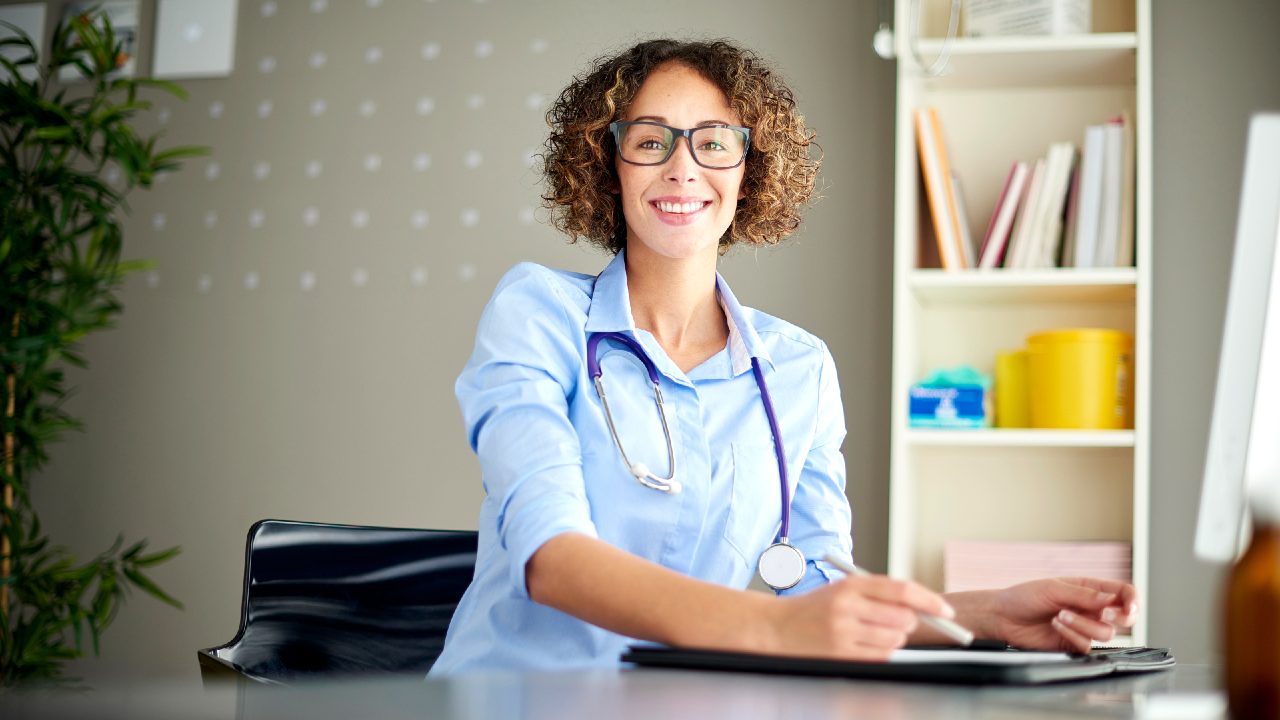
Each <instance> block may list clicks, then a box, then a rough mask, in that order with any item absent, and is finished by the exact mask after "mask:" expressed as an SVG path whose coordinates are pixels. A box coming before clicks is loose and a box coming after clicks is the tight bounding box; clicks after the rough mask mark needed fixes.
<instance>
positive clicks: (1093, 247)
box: [1072, 125, 1106, 268]
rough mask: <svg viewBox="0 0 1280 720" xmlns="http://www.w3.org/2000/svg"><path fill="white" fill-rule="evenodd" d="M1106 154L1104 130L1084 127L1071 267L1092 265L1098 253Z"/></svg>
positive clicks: (1096, 127) (1092, 126)
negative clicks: (1103, 168) (1103, 169)
mask: <svg viewBox="0 0 1280 720" xmlns="http://www.w3.org/2000/svg"><path fill="white" fill-rule="evenodd" d="M1105 154H1106V128H1105V127H1104V126H1102V125H1090V126H1089V127H1087V128H1085V133H1084V152H1083V153H1081V156H1080V199H1079V201H1078V202H1077V204H1076V221H1075V237H1074V242H1073V244H1072V250H1073V257H1072V265H1074V266H1075V267H1082V268H1088V267H1093V266H1094V257H1095V256H1096V255H1097V252H1098V229H1099V223H1100V221H1101V216H1102V166H1103V164H1104V157H1105Z"/></svg>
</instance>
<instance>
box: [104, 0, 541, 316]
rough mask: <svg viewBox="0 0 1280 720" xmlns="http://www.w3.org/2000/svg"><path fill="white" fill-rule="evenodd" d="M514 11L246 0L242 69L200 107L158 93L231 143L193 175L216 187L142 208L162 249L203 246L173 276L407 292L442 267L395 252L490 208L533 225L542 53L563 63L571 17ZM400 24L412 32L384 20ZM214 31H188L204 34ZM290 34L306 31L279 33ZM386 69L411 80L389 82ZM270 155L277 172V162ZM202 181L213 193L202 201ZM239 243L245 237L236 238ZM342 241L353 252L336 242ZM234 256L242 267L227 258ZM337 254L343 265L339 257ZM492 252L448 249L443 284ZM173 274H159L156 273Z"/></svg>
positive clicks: (466, 238)
mask: <svg viewBox="0 0 1280 720" xmlns="http://www.w3.org/2000/svg"><path fill="white" fill-rule="evenodd" d="M516 2H517V3H518V2H519V0H516ZM364 8H370V10H369V11H368V14H363V13H364ZM374 8H376V9H377V12H376V14H375V13H374V10H373V9H374ZM511 9H512V4H511V2H510V0H508V1H507V2H503V3H485V2H483V0H471V1H470V2H469V1H468V0H450V2H448V3H445V2H438V0H420V1H419V2H417V3H414V2H413V1H412V0H399V2H395V3H389V2H385V0H362V1H361V0H341V1H340V2H332V0H289V1H288V2H281V1H280V0H250V2H249V4H247V5H242V10H243V12H242V13H241V16H240V20H239V29H240V31H241V32H240V33H239V38H240V39H241V43H240V45H239V46H238V47H237V48H236V55H237V58H236V59H237V62H236V68H235V72H234V73H232V75H231V76H229V78H228V79H227V80H226V81H222V80H219V81H216V82H213V83H209V84H204V83H196V84H195V85H194V86H192V87H191V88H189V89H190V91H191V93H192V99H193V101H194V102H192V103H191V105H190V107H189V108H187V107H186V106H183V105H181V104H174V105H172V106H167V105H166V106H157V107H156V111H155V113H153V115H152V117H153V118H155V122H157V123H158V124H159V125H171V124H172V123H180V127H172V126H171V127H169V128H168V131H169V132H171V133H174V134H175V135H182V136H183V138H184V141H186V142H190V143H192V144H207V145H212V146H214V147H216V148H218V149H219V150H220V152H219V157H218V159H217V160H214V159H212V158H204V159H203V160H196V161H194V167H192V168H191V170H190V172H192V173H193V174H192V178H193V180H192V181H194V182H200V183H203V182H209V183H210V185H208V186H207V187H204V186H201V188H200V189H201V190H204V192H203V193H192V196H191V197H190V198H188V197H178V196H174V195H169V196H163V197H161V198H158V202H157V203H156V204H154V205H150V206H147V207H145V209H143V210H142V212H141V213H139V216H140V217H138V218H136V219H134V220H132V221H131V222H134V223H136V225H135V227H136V228H138V229H141V230H144V231H147V233H148V234H150V233H155V235H153V236H152V241H153V242H156V243H157V247H159V248H167V247H172V248H173V250H172V252H174V253H178V252H183V253H191V254H192V255H193V258H195V261H194V267H192V268H190V269H184V270H183V271H182V272H180V273H179V274H177V275H174V278H175V280H174V281H173V282H172V283H169V285H172V286H175V287H179V288H185V289H187V291H188V292H189V291H190V287H191V285H190V284H189V283H191V282H192V279H195V280H196V283H195V284H196V289H197V290H198V291H199V292H200V293H203V294H209V293H212V291H213V287H214V278H215V276H217V277H218V278H219V280H220V282H221V285H222V289H223V292H222V293H221V295H222V296H223V297H232V296H235V295H237V294H239V293H241V292H246V291H255V290H259V289H262V287H263V282H264V279H263V278H264V277H272V276H274V277H275V278H276V281H275V285H271V286H269V287H271V288H272V289H274V290H277V291H278V290H279V289H280V288H281V286H284V287H285V288H286V289H288V290H290V291H292V292H299V291H301V292H309V291H311V290H314V289H316V288H317V287H318V280H317V274H316V273H317V272H320V273H327V274H328V278H327V280H328V284H327V285H326V289H330V290H334V289H341V288H343V287H344V286H345V287H347V288H349V287H351V286H346V283H345V282H344V280H345V279H346V278H344V275H346V276H347V277H349V278H350V280H351V283H352V286H354V287H357V288H362V287H366V286H368V287H376V285H375V282H376V283H381V284H382V285H393V286H396V285H398V286H399V288H400V289H401V290H402V291H408V289H409V288H426V287H428V282H427V278H428V272H427V265H428V264H429V263H432V262H436V260H435V259H434V258H433V257H432V256H431V255H429V254H424V255H422V256H420V257H414V258H412V259H413V260H414V261H416V262H410V261H409V258H406V257H404V256H403V255H401V256H399V257H397V256H396V253H402V254H407V253H429V252H431V251H432V250H433V249H434V251H435V252H439V245H440V244H441V243H447V242H453V243H456V244H459V245H462V244H464V243H471V242H474V241H475V239H476V238H477V237H482V236H480V235H479V232H481V230H479V226H480V224H481V223H480V221H481V216H482V214H485V215H487V216H486V217H485V218H484V219H485V225H486V226H490V225H491V226H492V227H486V228H485V229H484V230H483V232H485V233H497V234H503V233H510V232H512V229H513V228H514V229H516V230H515V232H519V233H524V232H526V231H525V230H524V229H523V228H527V227H530V226H534V225H536V223H537V217H538V215H537V213H538V208H537V202H538V200H537V194H538V190H537V189H536V188H533V187H531V174H530V170H531V169H535V168H536V165H537V161H538V155H539V154H540V153H541V152H542V148H541V147H540V146H538V145H537V144H536V143H537V142H538V141H539V139H540V137H541V136H542V135H543V133H544V131H545V128H544V127H543V125H544V122H543V120H542V118H540V117H538V115H539V114H541V113H543V112H545V110H546V108H547V106H548V104H549V102H550V101H551V100H552V99H554V97H553V96H548V95H547V94H546V93H545V92H543V91H542V90H543V89H545V86H546V85H547V84H548V83H549V82H551V80H549V79H547V78H544V77H542V75H543V74H545V73H542V72H540V70H541V68H540V66H542V65H545V64H546V63H548V62H549V61H550V60H551V58H549V57H547V56H548V55H549V51H550V50H551V48H552V44H553V43H554V41H555V39H556V38H558V37H559V35H558V34H557V33H559V32H560V30H561V29H560V27H559V21H556V20H548V21H547V22H541V23H540V22H539V21H538V20H537V18H534V17H532V16H530V21H529V22H528V27H527V28H526V29H523V30H522V28H520V27H514V28H506V25H509V24H510V23H511V22H512V20H513V15H519V14H520V13H514V14H513V13H511V12H510V10H511ZM516 21H517V22H520V20H519V19H518V18H516ZM246 25H247V26H248V27H247V28H246ZM255 26H256V27H255ZM499 26H502V27H503V29H501V30H499V29H495V28H498V27H499ZM401 27H402V28H404V32H387V30H388V29H389V28H401ZM486 28H488V29H486ZM548 28H554V30H549V29H548ZM210 30H211V29H210V28H208V27H206V28H199V27H194V26H192V27H188V28H185V31H186V32H188V33H196V34H197V35H208V34H209V32H210ZM285 33H287V34H288V35H289V36H291V37H292V38H294V40H293V41H290V42H284V41H282V40H281V38H282V36H283V34H285ZM299 38H300V39H301V40H297V39H299ZM205 40H207V38H205ZM415 52H416V53H417V55H418V57H416V58H415V57H414V53H415ZM446 52H448V53H449V55H448V57H446ZM329 55H333V57H334V59H335V62H334V63H333V64H332V65H331V64H329ZM560 59H563V58H560ZM419 63H422V64H421V65H419ZM557 72H559V68H557ZM388 77H392V78H394V79H396V81H397V83H399V84H398V85H396V86H395V87H399V88H400V89H399V90H398V91H397V90H395V88H394V87H392V86H388V85H387V84H386V82H385V80H386V79H387V78H388ZM557 78H558V76H557ZM276 100H279V101H280V104H279V105H278V106H277V105H276ZM361 119H363V120H365V121H368V122H367V124H365V123H362V122H361ZM362 128H363V129H362ZM178 130H181V131H182V132H181V133H178V132H177V131H178ZM188 137H189V138H191V139H190V140H186V138H188ZM362 145H363V147H362ZM414 145H417V146H418V147H416V148H415V147H413V146H414ZM436 158H439V159H440V160H441V165H440V166H439V168H436V167H434V160H435V159H436ZM335 163H336V164H335ZM223 164H225V165H226V167H225V168H224V167H223ZM325 164H330V165H331V167H330V168H329V172H328V173H326V172H325V167H324V165H325ZM273 165H279V166H280V172H278V173H274V174H273V170H274V169H275V168H273V167H272V166H273ZM224 169H225V170H226V171H227V174H228V177H227V180H226V181H225V182H223V181H222V180H221V176H222V172H223V170H224ZM299 171H301V172H300V173H299ZM410 173H412V174H413V176H412V177H411V178H406V177H405V175H407V174H410ZM201 175H203V177H204V180H203V181H201V180H200V177H201ZM103 177H104V179H105V181H106V182H107V183H109V184H111V185H112V186H116V185H119V186H120V187H121V188H123V186H124V184H127V182H128V177H127V175H126V174H125V173H124V171H123V169H122V168H120V167H115V166H111V167H108V168H107V169H105V170H104V173H103ZM166 180H169V181H171V185H173V186H177V187H180V188H182V192H189V187H190V186H187V185H185V183H184V176H183V174H182V173H178V174H176V175H174V176H172V177H170V176H167V175H163V174H162V175H159V176H157V177H156V178H155V180H154V182H156V183H163V182H165V181H166ZM215 182H216V183H218V184H213V183H215ZM300 183H305V187H298V185H299V184H300ZM515 183H519V186H517V185H515ZM171 192H178V190H177V189H176V188H175V189H174V190H171ZM201 195H204V196H207V197H208V199H207V200H205V199H203V198H201V199H197V198H199V197H200V196H201ZM464 198H465V199H464ZM490 200H496V201H495V202H494V203H493V204H490ZM193 201H194V203H195V204H194V205H193ZM335 201H336V202H335ZM200 204H203V205H204V207H201V206H200ZM428 205H432V206H433V207H432V209H431V211H430V212H429V211H428V208H427V206H428ZM322 207H323V210H322V209H321V208H322ZM157 208H163V209H164V211H163V212H157V211H156V209H157ZM375 214H376V215H378V221H379V222H377V223H375V222H374V215H375ZM432 214H435V216H436V217H434V218H432V217H431V215H432ZM220 215H221V218H220V217H219V216H220ZM269 215H271V216H273V217H272V218H271V220H272V224H271V225H270V226H268V225H267V219H268V216H269ZM348 222H349V223H350V225H348V224H347V223H348ZM440 225H443V227H437V226H440ZM202 227H203V230H201V228H202ZM460 233H461V234H460ZM165 234H167V236H168V237H167V238H166V235H165ZM450 234H452V237H451V236H450ZM163 239H168V240H170V242H167V243H161V242H160V241H161V240H163ZM184 241H185V242H184ZM196 241H198V242H196ZM224 245H232V246H234V247H235V251H234V252H233V253H230V254H224V253H222V252H221V251H219V250H218V248H221V247H223V246H224ZM410 247H412V248H413V249H412V250H410V249H408V248H410ZM179 248H181V250H179ZM356 248H359V250H356ZM334 250H336V251H337V252H338V253H339V254H338V255H336V256H334V255H330V252H331V251H334ZM350 251H356V252H362V253H367V256H366V257H365V258H363V260H365V262H364V263H361V262H359V261H358V260H356V259H354V258H352V257H349V256H347V257H343V256H342V255H341V253H342V252H350ZM161 252H162V253H163V252H168V251H167V250H162V251H161ZM200 254H203V255H200ZM179 257H181V256H179ZM317 257H323V258H324V260H325V262H321V261H320V260H318V259H317ZM161 258H162V259H163V260H164V261H165V262H169V258H168V257H167V256H164V255H161ZM227 258H232V259H234V261H235V262H236V263H238V264H231V265H224V264H223V263H224V261H225V259H227ZM373 258H377V259H378V261H379V262H378V263H373V262H372V259H373ZM333 260H337V261H338V262H339V263H342V264H338V265H330V264H328V262H330V261H333ZM384 261H386V262H387V263H388V264H387V266H386V267H387V269H385V270H384V269H383V268H384V266H383V264H382V262H384ZM488 262H492V259H490V258H482V259H479V260H473V261H462V260H460V259H457V258H454V259H451V260H447V261H446V262H445V264H442V265H439V266H438V267H436V268H435V273H436V278H437V279H439V278H444V279H445V280H446V281H449V282H447V283H446V286H447V285H452V284H453V282H452V281H453V280H454V279H455V278H456V280H460V281H462V282H469V281H471V280H473V279H474V278H476V277H477V276H478V275H479V274H480V269H481V266H482V265H483V266H484V267H483V269H484V270H485V274H486V275H488V274H489V273H490V271H491V270H493V268H490V267H489V266H488V264H487V263H488ZM344 264H345V268H344ZM182 267H184V268H186V267H187V266H186V265H185V264H184V265H183V266H182ZM308 267H310V268H311V269H308ZM158 277H159V275H158V274H155V275H147V276H145V278H146V281H147V282H148V283H151V282H154V283H158V282H159V280H158ZM153 278H155V279H154V280H153ZM290 278H296V282H297V283H298V285H297V287H296V288H291V287H290V282H289V279H290ZM405 280H408V285H405V284H404V282H405ZM441 290H442V291H443V288H441ZM257 297H258V298H260V299H262V300H264V301H266V300H269V299H272V298H274V297H275V296H274V295H270V294H267V295H263V294H259V295H258V296H257Z"/></svg>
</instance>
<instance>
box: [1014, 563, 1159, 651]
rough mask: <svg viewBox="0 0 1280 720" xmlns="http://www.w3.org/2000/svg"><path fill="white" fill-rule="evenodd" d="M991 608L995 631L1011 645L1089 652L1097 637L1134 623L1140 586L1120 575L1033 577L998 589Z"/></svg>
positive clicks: (1112, 634)
mask: <svg viewBox="0 0 1280 720" xmlns="http://www.w3.org/2000/svg"><path fill="white" fill-rule="evenodd" d="M990 612H991V613H992V617H991V618H990V619H989V622H990V623H991V625H990V627H991V628H992V629H993V630H994V634H995V635H996V636H997V637H999V638H1000V639H1002V640H1004V641H1005V642H1007V643H1009V644H1010V645H1013V646H1016V647H1020V648H1028V649H1036V650H1063V651H1067V652H1078V653H1087V652H1089V648H1090V647H1091V646H1092V642H1093V641H1094V640H1098V641H1101V642H1104V643H1105V642H1110V641H1111V639H1112V638H1114V637H1115V635H1116V628H1129V627H1133V624H1134V623H1135V622H1137V614H1138V591H1137V590H1136V589H1135V588H1134V587H1133V586H1132V585H1130V584H1128V583H1124V582H1119V581H1116V580H1100V579H1097V578H1074V577H1072V578H1054V579H1051V580H1034V581H1031V582H1026V583H1022V584H1020V585H1014V586H1012V587H1008V588H1005V589H1004V590H998V591H996V592H995V593H994V595H993V597H992V605H991V607H990Z"/></svg>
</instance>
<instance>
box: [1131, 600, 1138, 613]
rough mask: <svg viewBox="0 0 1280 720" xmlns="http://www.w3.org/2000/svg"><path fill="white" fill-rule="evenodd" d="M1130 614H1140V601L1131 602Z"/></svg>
mask: <svg viewBox="0 0 1280 720" xmlns="http://www.w3.org/2000/svg"><path fill="white" fill-rule="evenodd" d="M1129 614H1130V615H1137V614H1138V603H1136V602H1131V603H1129Z"/></svg>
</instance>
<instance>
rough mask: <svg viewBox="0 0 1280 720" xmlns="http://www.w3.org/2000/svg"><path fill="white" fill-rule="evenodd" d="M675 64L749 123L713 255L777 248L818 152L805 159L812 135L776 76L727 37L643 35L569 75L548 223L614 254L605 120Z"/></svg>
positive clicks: (796, 214) (545, 164)
mask: <svg viewBox="0 0 1280 720" xmlns="http://www.w3.org/2000/svg"><path fill="white" fill-rule="evenodd" d="M673 62H674V63H680V64H682V65H686V66H688V67H689V68H691V69H693V70H695V71H697V72H698V73H700V74H701V75H702V76H703V77H705V78H706V79H707V80H709V81H711V82H712V83H713V84H714V85H716V86H717V87H718V88H720V90H721V92H723V93H724V94H725V97H726V98H728V100H729V106H730V107H731V108H733V110H734V111H735V112H736V113H738V117H739V118H741V120H742V123H743V125H745V126H747V127H749V128H751V148H750V150H749V152H748V155H747V162H746V170H745V173H744V176H743V178H742V193H743V198H742V199H741V200H739V201H738V207H737V211H736V212H735V213H734V217H733V222H732V223H731V224H730V225H729V229H728V230H727V231H726V232H725V234H724V236H723V237H721V238H720V252H721V253H723V252H725V251H727V250H728V249H729V247H730V246H732V245H734V244H736V243H747V244H751V245H757V246H758V245H774V244H777V243H778V242H779V241H781V240H782V239H783V238H785V237H787V236H788V235H790V234H791V233H792V232H794V231H795V229H796V228H797V227H799V225H800V210H801V208H802V207H803V206H804V205H805V204H806V203H808V202H809V200H810V198H811V196H812V195H813V186H814V181H815V178H816V177H817V174H818V166H819V165H820V163H821V156H820V154H819V156H818V157H811V156H810V150H809V148H810V146H815V147H816V146H817V143H816V142H814V137H815V135H814V133H813V132H811V131H810V130H809V129H808V128H806V127H805V124H804V117H803V116H801V114H800V113H799V111H798V110H797V109H796V103H795V97H794V95H793V94H792V92H791V89H790V88H789V87H787V85H786V84H785V83H784V82H783V80H782V78H780V77H779V76H778V74H777V73H775V72H774V71H773V70H772V69H771V68H770V67H769V66H768V65H767V64H766V63H765V62H764V61H763V60H762V59H761V58H760V57H759V56H757V55H756V54H755V53H753V52H751V51H749V50H745V49H743V48H740V47H738V46H736V45H734V44H733V43H731V42H728V41H726V40H714V41H705V42H704V41H692V42H685V41H677V40H670V39H661V40H650V41H647V42H642V43H640V44H638V45H635V46H633V47H631V48H629V49H627V50H625V51H623V52H621V53H619V54H616V55H605V56H602V57H600V58H597V59H596V60H595V61H594V62H593V63H592V64H591V67H590V69H589V70H588V71H587V73H586V74H585V75H580V76H578V77H575V78H574V80H573V82H572V83H570V84H569V86H568V87H566V88H565V89H564V91H563V92H561V93H560V97H558V98H557V99H556V101H555V103H554V104H553V105H552V106H551V109H550V110H548V111H547V124H548V125H550V126H551V134H550V136H549V137H548V138H547V142H546V152H545V153H544V154H543V155H542V172H543V175H544V177H545V179H546V184H547V189H546V192H545V193H544V194H543V196H542V201H543V206H544V207H546V208H547V209H548V210H550V211H551V223H552V225H554V226H555V227H556V229H558V230H560V231H561V232H564V233H565V234H567V235H568V236H569V238H570V242H576V241H577V240H578V239H579V238H582V239H585V240H587V241H588V242H591V243H594V244H596V245H599V246H601V247H603V248H605V249H607V250H609V251H610V252H612V253H614V254H617V253H618V252H620V251H621V250H622V249H623V248H625V247H626V223H625V220H624V219H623V217H622V201H621V198H620V196H619V195H618V194H617V192H616V189H617V188H618V186H619V183H618V173H617V169H616V168H615V167H614V147H613V138H612V136H611V135H610V133H609V123H611V122H613V121H615V120H620V119H622V117H623V114H624V113H625V112H626V110H627V107H628V106H629V105H630V104H631V101H632V100H633V99H634V98H635V96H636V93H637V92H638V91H639V89H640V86H641V85H642V84H643V83H644V81H645V78H647V77H648V76H649V73H651V72H653V71H654V70H655V69H657V68H658V67H659V66H661V65H663V64H665V63H673Z"/></svg>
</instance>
